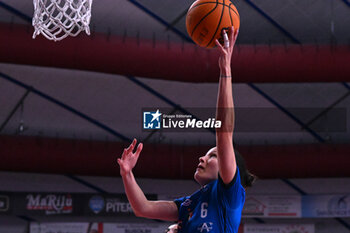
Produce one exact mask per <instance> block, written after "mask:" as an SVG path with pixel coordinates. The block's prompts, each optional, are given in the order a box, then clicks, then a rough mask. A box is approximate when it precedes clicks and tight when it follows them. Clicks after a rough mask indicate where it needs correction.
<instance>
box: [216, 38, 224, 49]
mask: <svg viewBox="0 0 350 233" xmlns="http://www.w3.org/2000/svg"><path fill="white" fill-rule="evenodd" d="M215 44H216V46H218V48H219V49H220V50H221V52H225V49H224V47H222V45H221V44H220V42H219V41H218V40H217V39H216V40H215Z"/></svg>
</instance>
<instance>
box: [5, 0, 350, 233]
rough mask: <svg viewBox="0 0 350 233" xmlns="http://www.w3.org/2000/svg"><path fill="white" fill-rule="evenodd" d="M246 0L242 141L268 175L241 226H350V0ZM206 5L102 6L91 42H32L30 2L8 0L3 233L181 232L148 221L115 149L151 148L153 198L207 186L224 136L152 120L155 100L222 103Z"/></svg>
mask: <svg viewBox="0 0 350 233" xmlns="http://www.w3.org/2000/svg"><path fill="white" fill-rule="evenodd" d="M232 2H233V3H234V4H235V6H236V7H237V9H238V11H239V13H240V20H241V27H240V33H239V37H238V41H237V45H236V47H235V52H234V55H233V62H232V73H233V77H234V78H233V82H234V84H233V96H234V99H235V106H236V115H237V118H236V131H235V134H234V143H235V147H236V148H237V149H238V150H239V151H240V152H241V154H242V155H243V156H244V157H245V159H246V161H247V166H248V168H249V169H250V170H251V172H252V173H254V174H256V175H257V176H258V177H259V179H258V181H257V182H256V184H255V186H254V187H252V188H250V189H248V190H247V199H246V205H245V209H244V211H243V218H242V224H241V225H242V227H241V229H240V230H241V232H245V233H251V232H276V231H277V230H279V232H288V233H290V232H300V233H302V232H315V233H326V232H327V233H328V232H335V233H343V232H344V233H345V232H349V231H350V197H349V195H350V178H349V177H350V169H349V167H350V158H349V156H350V145H349V140H350V133H349V125H348V123H347V122H349V114H348V110H349V107H350V98H349V95H350V84H349V77H350V65H349V64H350V2H349V1H348V0H307V1H305V0H236V1H232ZM192 3H193V1H188V0H176V1H175V0H162V1H159V0H158V1H157V0H136V1H135V0H129V1H126V0H113V1H112V0H99V1H94V2H93V4H92V17H91V23H90V30H91V35H90V36H88V35H86V34H85V33H84V32H81V33H80V34H79V35H78V36H77V37H67V38H65V39H63V40H62V41H58V42H53V41H49V40H47V39H46V38H44V37H43V36H42V35H39V36H37V38H36V39H32V34H33V31H34V29H33V27H32V25H31V24H32V16H33V13H34V6H33V2H32V1H21V0H1V1H0V232H49V231H51V232H58V231H62V232H67V233H68V232H90V231H93V230H96V231H97V232H99V233H102V232H105V233H107V232H164V230H165V229H166V227H167V226H168V225H170V223H166V222H159V221H153V220H144V219H140V218H136V217H134V215H133V213H132V212H130V206H129V205H128V203H127V200H126V199H125V196H124V195H123V193H124V189H123V185H122V182H121V179H120V175H119V167H118V165H117V164H116V158H117V157H118V156H119V155H120V154H121V152H122V150H123V148H124V147H125V146H127V145H128V144H129V143H130V141H131V140H132V139H133V138H137V139H138V140H139V141H140V142H143V143H144V144H145V145H144V151H143V152H142V154H141V156H140V160H139V163H138V164H137V166H136V168H135V176H136V177H137V180H138V181H139V183H140V186H141V187H142V188H143V190H144V191H145V193H146V194H148V195H150V196H149V197H150V198H154V199H157V198H158V199H169V200H172V199H174V198H177V197H180V196H184V195H189V194H190V193H192V192H194V191H195V190H196V189H197V188H199V186H198V185H197V184H196V183H195V181H194V180H193V178H192V177H193V173H194V171H195V168H196V166H197V164H198V158H199V156H202V155H204V154H205V153H206V151H207V150H208V149H210V148H211V147H213V146H214V145H215V133H214V132H213V131H210V130H204V131H201V132H191V131H190V132H188V131H186V132H181V131H180V132H169V131H166V130H165V129H163V130H162V129H161V130H153V131H152V130H143V128H142V127H143V121H142V120H143V119H142V114H143V111H144V109H145V108H147V109H154V111H156V110H157V109H166V111H167V112H162V113H163V114H165V113H166V114H169V113H171V114H193V115H197V116H199V117H200V116H201V111H202V110H203V109H213V108H215V104H216V96H217V83H218V76H219V70H218V65H217V52H216V50H215V49H211V50H209V49H203V48H200V47H198V46H196V45H194V43H193V42H192V41H191V39H190V38H189V36H188V34H187V31H186V25H185V20H186V12H187V10H188V8H189V7H190V6H191V4H192ZM213 117H214V115H213ZM50 200H51V201H50ZM72 203H73V204H72ZM54 206H55V207H54ZM45 224H46V225H45ZM50 224H51V225H50ZM55 224H56V225H55ZM57 224H58V225H57ZM60 224H61V225H60ZM64 224H66V225H64ZM74 224H75V225H74ZM69 229H70V230H69ZM73 229H75V231H74V230H73ZM269 229H270V231H268V230H269ZM271 229H273V230H271ZM276 229H277V230H276ZM128 230H129V231H128ZM132 230H133V231H132ZM142 230H143V231H142Z"/></svg>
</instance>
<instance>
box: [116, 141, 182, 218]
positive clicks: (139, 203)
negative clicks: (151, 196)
mask: <svg viewBox="0 0 350 233" xmlns="http://www.w3.org/2000/svg"><path fill="white" fill-rule="evenodd" d="M136 143H137V141H136V139H134V140H133V142H132V143H131V145H130V146H129V147H128V148H127V149H124V152H123V154H122V157H121V158H118V164H119V166H120V175H121V176H122V179H123V183H124V188H125V193H126V195H127V197H128V200H129V202H130V204H131V207H132V209H133V211H134V213H135V215H136V216H138V217H145V218H151V219H160V220H167V221H176V220H177V219H178V209H177V206H176V204H175V203H174V202H173V201H149V200H147V198H146V196H145V194H144V193H143V191H142V190H141V188H140V186H139V185H138V184H137V183H136V180H135V177H134V174H133V172H132V169H133V168H134V167H135V165H136V163H137V160H138V158H139V155H140V153H141V151H142V147H143V144H142V143H140V144H139V145H138V146H137V149H136V152H135V153H133V150H134V148H135V146H136Z"/></svg>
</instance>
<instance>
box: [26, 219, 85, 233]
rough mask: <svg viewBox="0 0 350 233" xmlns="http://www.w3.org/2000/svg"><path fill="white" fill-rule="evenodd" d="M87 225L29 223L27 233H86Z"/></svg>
mask: <svg viewBox="0 0 350 233" xmlns="http://www.w3.org/2000/svg"><path fill="white" fill-rule="evenodd" d="M88 228H89V223H36V222H32V223H30V228H29V233H88Z"/></svg>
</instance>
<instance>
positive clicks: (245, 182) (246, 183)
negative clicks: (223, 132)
mask: <svg viewBox="0 0 350 233" xmlns="http://www.w3.org/2000/svg"><path fill="white" fill-rule="evenodd" d="M235 157H236V163H237V166H238V169H239V174H240V178H241V184H242V186H243V187H244V188H247V187H251V186H252V185H253V183H254V181H255V180H256V176H255V175H253V174H252V173H250V172H249V171H248V169H247V167H246V165H245V160H244V158H243V157H242V155H241V154H240V153H239V152H238V151H237V150H235Z"/></svg>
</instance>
